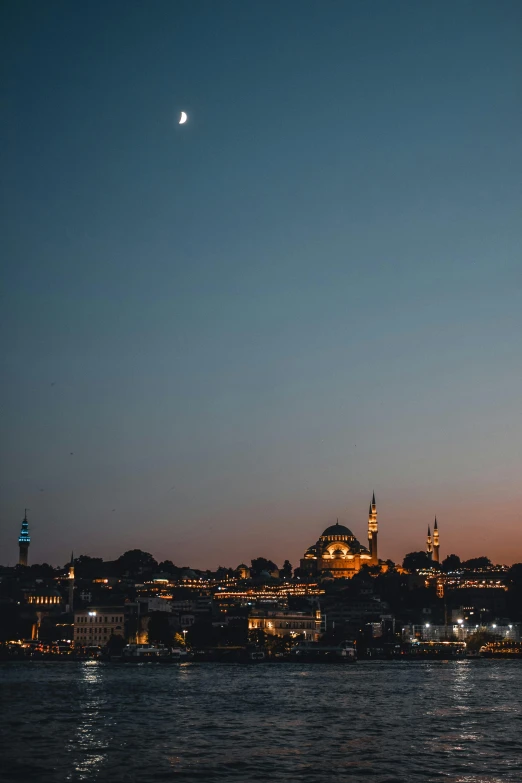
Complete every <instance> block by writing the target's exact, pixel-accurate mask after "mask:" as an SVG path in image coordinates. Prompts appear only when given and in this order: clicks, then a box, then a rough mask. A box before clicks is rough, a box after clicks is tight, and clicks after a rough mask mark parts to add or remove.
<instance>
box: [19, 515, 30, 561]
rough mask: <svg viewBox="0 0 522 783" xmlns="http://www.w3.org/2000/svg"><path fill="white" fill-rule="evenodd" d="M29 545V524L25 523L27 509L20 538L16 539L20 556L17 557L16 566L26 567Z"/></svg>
mask: <svg viewBox="0 0 522 783" xmlns="http://www.w3.org/2000/svg"><path fill="white" fill-rule="evenodd" d="M30 543H31V536H30V535H29V523H28V521H27V509H25V515H24V519H23V522H22V529H21V530H20V536H19V538H18V547H19V550H20V554H19V557H18V565H22V566H26V565H27V563H28V561H29V544H30Z"/></svg>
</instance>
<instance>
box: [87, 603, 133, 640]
mask: <svg viewBox="0 0 522 783" xmlns="http://www.w3.org/2000/svg"><path fill="white" fill-rule="evenodd" d="M111 636H122V637H124V636H125V631H124V609H123V607H122V606H90V607H89V608H88V609H84V610H82V611H79V612H75V613H74V641H75V643H76V644H79V645H82V646H88V647H103V645H105V644H107V642H108V641H109V639H110V638H111Z"/></svg>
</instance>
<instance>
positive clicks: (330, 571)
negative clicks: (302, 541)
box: [300, 493, 379, 579]
mask: <svg viewBox="0 0 522 783" xmlns="http://www.w3.org/2000/svg"><path fill="white" fill-rule="evenodd" d="M377 533H378V524H377V506H376V503H375V493H374V494H373V497H372V502H371V503H370V509H369V514H368V547H366V546H363V545H362V544H360V543H359V541H358V540H357V539H356V538H355V536H354V534H353V533H352V531H351V530H350V529H349V528H347V527H345V526H344V525H340V524H339V520H337V523H336V524H335V525H330V527H327V528H326V530H325V531H324V532H323V534H322V535H321V536H320V537H319V540H318V541H317V543H315V544H313V546H311V547H309V548H308V549H307V550H306V552H305V554H304V557H303V558H302V559H301V564H300V565H301V569H302V571H303V572H304V573H305V574H306V575H307V576H310V577H317V578H319V579H320V578H325V577H333V578H340V577H344V578H347V577H348V578H350V577H352V576H354V574H356V573H357V572H358V571H360V570H361V568H362V566H363V565H377V564H378V563H379V557H378V553H377Z"/></svg>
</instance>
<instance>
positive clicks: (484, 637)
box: [466, 631, 495, 652]
mask: <svg viewBox="0 0 522 783" xmlns="http://www.w3.org/2000/svg"><path fill="white" fill-rule="evenodd" d="M493 641H495V637H494V635H493V634H491V633H488V632H487V631H475V633H472V634H471V635H470V636H468V638H467V639H466V647H467V649H468V650H471V651H472V652H477V651H478V650H480V648H481V647H483V646H484V645H485V644H487V643H488V642H493Z"/></svg>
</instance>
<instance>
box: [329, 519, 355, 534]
mask: <svg viewBox="0 0 522 783" xmlns="http://www.w3.org/2000/svg"><path fill="white" fill-rule="evenodd" d="M323 536H350V537H353V533H352V531H351V530H348V528H347V527H345V526H344V525H340V524H339V522H337V523H336V524H335V525H330V527H327V528H326V530H325V531H324V533H323Z"/></svg>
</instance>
